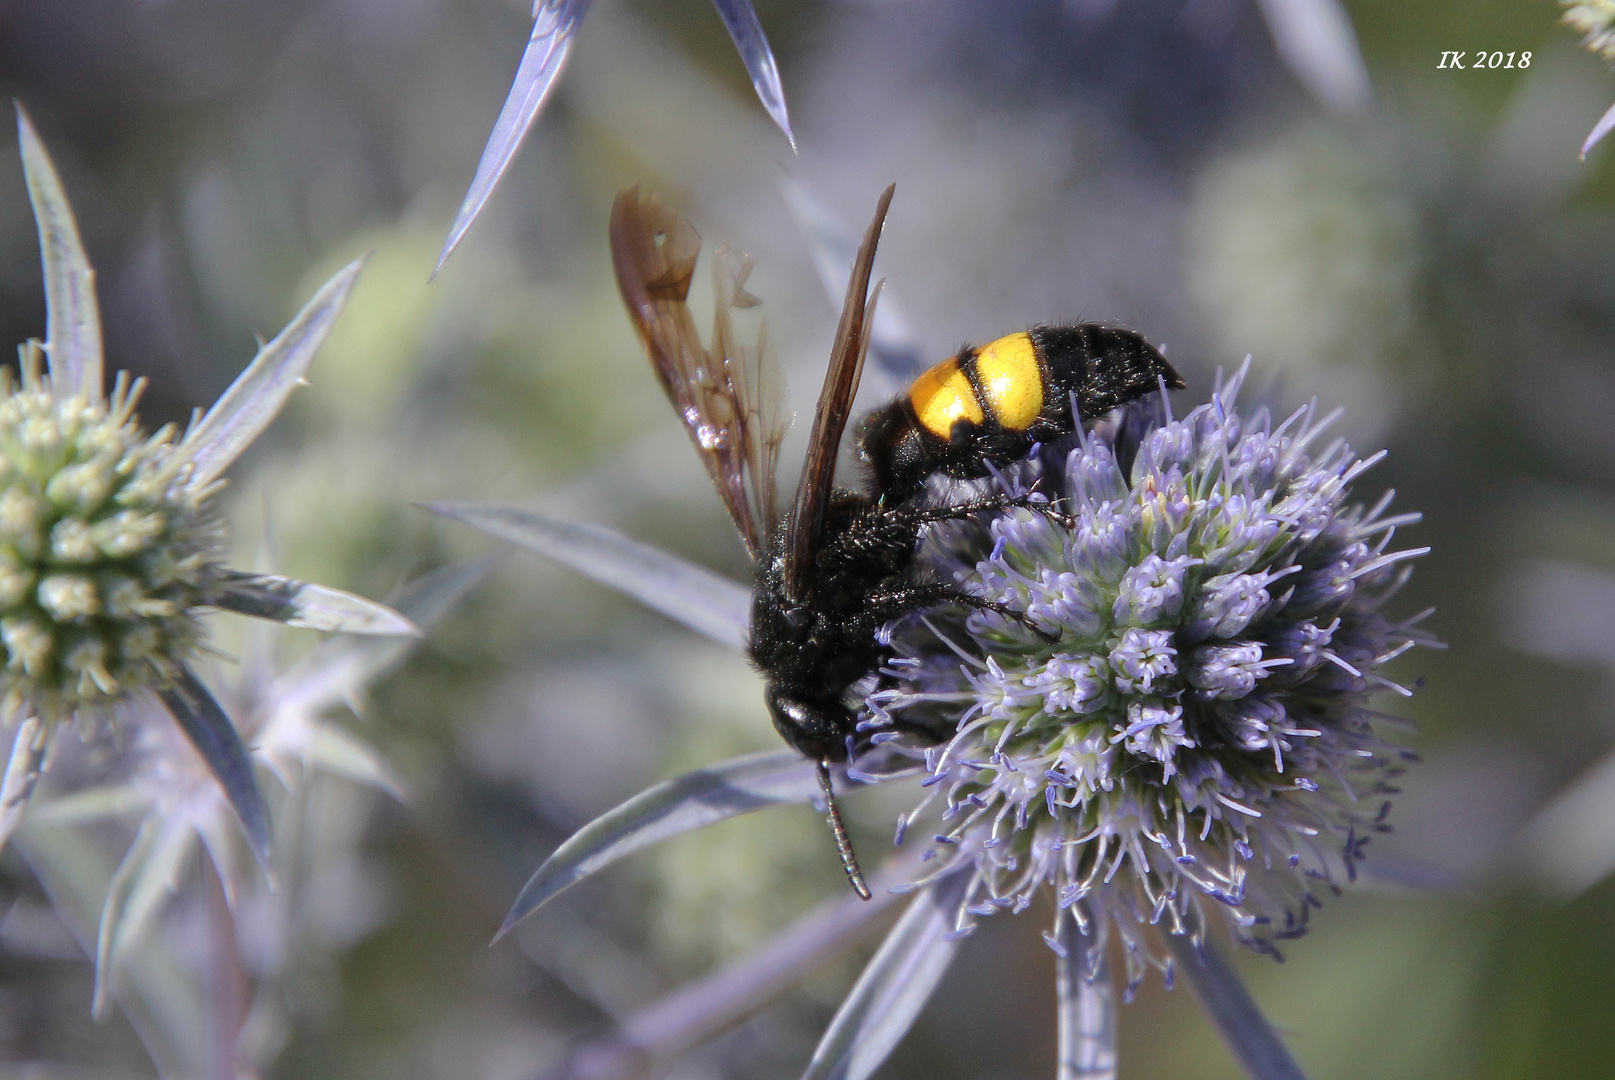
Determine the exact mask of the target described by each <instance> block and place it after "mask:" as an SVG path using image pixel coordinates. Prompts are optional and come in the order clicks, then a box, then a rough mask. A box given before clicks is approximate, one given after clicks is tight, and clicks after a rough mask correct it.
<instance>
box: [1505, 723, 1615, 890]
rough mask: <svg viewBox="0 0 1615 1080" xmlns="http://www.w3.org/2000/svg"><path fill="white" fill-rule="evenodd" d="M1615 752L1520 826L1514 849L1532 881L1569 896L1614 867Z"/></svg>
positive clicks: (1586, 887)
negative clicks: (1529, 871)
mask: <svg viewBox="0 0 1615 1080" xmlns="http://www.w3.org/2000/svg"><path fill="white" fill-rule="evenodd" d="M1612 820H1615V754H1610V755H1608V756H1606V757H1605V758H1604V759H1603V760H1602V761H1600V762H1599V763H1598V764H1596V765H1594V766H1593V767H1592V768H1591V769H1588V770H1587V771H1586V772H1584V773H1582V774H1581V775H1580V776H1578V777H1576V779H1575V780H1573V781H1571V782H1570V783H1569V784H1566V785H1565V786H1564V787H1563V788H1561V789H1560V790H1559V792H1558V793H1557V794H1556V795H1554V797H1553V798H1552V799H1550V800H1549V801H1548V804H1547V805H1546V806H1544V807H1543V808H1542V809H1541V810H1539V811H1537V814H1536V816H1535V817H1533V818H1532V819H1531V821H1530V822H1529V823H1528V824H1527V825H1526V826H1525V828H1524V829H1522V830H1520V833H1519V835H1518V839H1517V842H1516V844H1515V847H1516V850H1517V851H1518V853H1519V856H1520V858H1521V860H1522V861H1523V862H1524V863H1525V864H1526V865H1527V866H1529V867H1530V869H1531V871H1532V873H1531V874H1530V876H1529V880H1531V881H1533V882H1535V883H1536V885H1537V886H1538V887H1540V888H1543V889H1545V890H1547V891H1548V892H1551V893H1554V894H1555V895H1557V896H1559V897H1560V898H1562V899H1566V900H1568V899H1570V898H1571V897H1574V896H1577V895H1579V894H1581V893H1582V892H1585V891H1586V890H1587V889H1590V888H1592V887H1593V886H1594V885H1596V884H1598V883H1599V882H1600V881H1602V880H1603V879H1604V878H1605V877H1606V876H1608V875H1609V873H1610V872H1611V871H1612V870H1615V829H1611V828H1610V824H1609V823H1610V822H1611V821H1612Z"/></svg>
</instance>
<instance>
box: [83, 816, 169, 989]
mask: <svg viewBox="0 0 1615 1080" xmlns="http://www.w3.org/2000/svg"><path fill="white" fill-rule="evenodd" d="M161 828H162V826H161V823H160V822H158V821H157V820H155V819H153V818H147V819H146V820H145V821H143V822H141V823H140V831H139V832H137V833H136V834H135V839H134V843H132V844H130V845H129V850H128V851H126V852H124V855H123V861H122V862H120V863H119V864H118V868H117V870H116V871H114V872H113V874H112V880H111V881H110V882H108V884H107V892H106V899H104V900H103V901H102V902H101V919H100V923H99V927H98V929H97V931H96V936H95V996H94V1004H93V1005H92V1006H91V1009H92V1011H93V1012H95V1013H97V1014H99V1013H100V1012H101V1011H102V1009H103V1008H104V1007H105V1003H106V999H107V993H108V990H109V987H110V985H111V982H112V945H113V942H114V941H115V940H116V938H117V935H116V934H115V933H113V932H112V928H113V927H115V926H116V925H117V922H118V913H119V912H120V911H122V910H123V905H124V903H125V901H126V900H127V899H128V894H129V883H130V881H131V879H132V878H133V876H134V874H135V872H136V871H137V869H138V868H139V866H140V864H141V863H142V862H144V861H145V859H146V856H147V855H148V854H149V853H150V851H151V849H152V848H153V847H154V846H155V845H156V843H157V834H158V832H160V831H161Z"/></svg>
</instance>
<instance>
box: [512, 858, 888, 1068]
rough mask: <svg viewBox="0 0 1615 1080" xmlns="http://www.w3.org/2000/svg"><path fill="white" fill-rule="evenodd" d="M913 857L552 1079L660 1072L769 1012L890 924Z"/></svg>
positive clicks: (630, 1023) (640, 1019)
mask: <svg viewBox="0 0 1615 1080" xmlns="http://www.w3.org/2000/svg"><path fill="white" fill-rule="evenodd" d="M914 854H916V853H914V852H909V853H908V854H907V855H905V856H899V857H898V858H895V859H892V860H890V861H889V862H888V863H887V864H886V865H885V866H882V867H881V868H880V870H879V871H877V872H876V873H875V875H874V876H873V877H872V878H870V881H869V888H870V892H871V893H872V894H873V895H872V898H871V899H870V900H867V901H866V900H864V899H862V898H860V897H859V896H858V895H857V894H856V893H854V892H851V891H849V890H847V889H841V890H839V891H838V892H837V893H835V894H834V895H833V896H831V897H830V898H829V899H826V900H822V901H820V902H819V903H818V904H816V905H815V906H814V907H813V908H812V910H810V911H809V912H808V913H807V914H805V915H803V916H801V917H800V918H798V919H797V920H796V921H794V922H792V923H791V924H790V925H789V926H787V927H786V928H785V929H784V930H782V931H780V932H779V933H778V934H775V935H774V936H773V937H771V938H769V940H768V941H767V942H765V943H764V944H762V945H760V946H758V947H757V948H755V949H752V950H751V951H750V952H748V953H746V954H745V955H744V956H741V957H740V958H739V959H737V960H734V961H732V962H730V963H728V964H726V965H724V966H723V967H720V968H718V969H716V970H714V971H710V972H708V973H707V974H705V975H703V976H701V977H700V978H698V979H695V980H694V981H692V982H688V983H685V984H684V985H683V986H680V987H678V988H677V989H676V990H673V991H671V992H670V993H667V994H665V995H663V996H662V997H661V998H658V999H657V1000H656V1001H653V1002H651V1003H650V1004H649V1005H646V1006H645V1007H644V1008H642V1009H639V1010H638V1011H636V1012H634V1013H633V1014H632V1015H630V1016H628V1017H627V1018H626V1019H624V1020H623V1021H622V1022H621V1024H620V1025H619V1027H618V1028H617V1030H615V1031H613V1032H611V1033H610V1034H608V1035H607V1036H606V1037H604V1038H602V1039H598V1040H595V1041H592V1042H588V1043H584V1044H582V1045H580V1046H578V1047H576V1048H575V1049H574V1050H573V1051H572V1052H571V1053H570V1054H568V1055H567V1058H566V1060H565V1061H564V1062H563V1063H562V1064H561V1065H560V1066H559V1067H558V1068H555V1069H552V1070H550V1071H549V1072H547V1073H546V1074H545V1076H546V1080H605V1073H604V1071H603V1070H602V1069H601V1067H600V1063H601V1062H602V1061H612V1062H616V1061H622V1062H624V1063H632V1066H633V1067H634V1068H633V1070H632V1072H631V1074H633V1075H641V1076H643V1075H647V1074H652V1073H661V1072H663V1071H665V1070H663V1069H662V1068H661V1065H662V1064H663V1063H665V1062H669V1061H672V1060H673V1059H674V1058H676V1057H678V1056H679V1055H680V1054H683V1053H684V1052H685V1051H687V1050H690V1049H692V1048H693V1047H695V1046H697V1045H699V1044H700V1043H702V1042H704V1041H705V1040H707V1039H709V1038H711V1037H712V1036H714V1035H717V1034H719V1033H720V1032H723V1031H727V1030H729V1029H730V1028H733V1027H734V1026H735V1025H736V1024H738V1023H740V1022H741V1021H742V1020H745V1019H746V1018H747V1017H749V1016H753V1015H755V1014H756V1013H758V1012H761V1011H762V1010H763V1009H766V1008H768V1007H769V1006H770V1005H772V1004H773V1002H774V999H775V998H777V997H779V995H781V994H783V993H784V992H785V991H787V990H789V989H790V988H791V987H792V986H795V985H796V984H797V983H799V982H801V981H802V980H803V979H804V978H806V977H807V976H808V975H810V974H811V973H813V972H814V971H817V970H818V969H820V968H822V967H823V966H824V965H825V964H827V963H829V962H830V961H832V960H834V959H835V958H836V957H838V956H840V955H841V954H843V953H844V952H846V951H847V950H848V949H849V948H851V947H852V946H853V945H855V944H857V943H859V942H861V941H863V940H864V939H865V938H866V937H869V936H870V935H871V934H872V933H873V932H874V930H875V929H876V927H877V926H878V925H879V924H880V923H881V922H884V921H885V920H886V918H887V916H888V914H889V913H888V910H887V909H888V908H890V907H891V906H892V905H893V904H895V903H896V902H897V901H898V900H899V899H902V898H903V895H902V894H901V893H899V892H897V891H896V890H897V889H898V888H899V887H900V886H902V885H903V884H904V883H905V882H907V881H908V880H909V878H910V877H911V875H912V874H913V873H914V871H915V870H916V869H917V868H918V866H919V859H917V858H914V857H912V856H913V855H914ZM552 932H554V931H553V929H552ZM540 959H542V958H540Z"/></svg>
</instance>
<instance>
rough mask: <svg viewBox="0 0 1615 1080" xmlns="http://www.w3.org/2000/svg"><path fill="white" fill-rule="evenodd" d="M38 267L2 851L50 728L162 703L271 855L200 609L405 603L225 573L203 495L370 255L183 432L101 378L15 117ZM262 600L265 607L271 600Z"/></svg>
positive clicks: (19, 492)
mask: <svg viewBox="0 0 1615 1080" xmlns="http://www.w3.org/2000/svg"><path fill="white" fill-rule="evenodd" d="M17 127H18V139H19V142H20V144H21V150H22V159H23V171H24V175H25V177H26V179H27V182H28V192H29V196H30V198H31V200H32V202H33V206H34V216H35V218H36V220H37V221H38V224H39V241H40V249H41V253H42V258H43V262H44V267H45V299H46V309H47V312H46V339H45V341H44V343H43V345H41V344H40V343H38V342H28V343H26V344H24V345H23V347H22V349H21V361H20V364H19V369H20V375H19V377H18V378H16V379H13V378H11V377H10V376H9V374H8V375H6V376H4V377H3V378H0V661H3V667H0V716H3V718H4V719H5V720H6V721H8V722H9V723H11V724H13V725H14V726H15V736H14V739H13V743H12V753H11V757H10V760H9V762H8V765H7V768H6V772H5V778H4V781H3V782H0V844H3V843H4V842H5V839H6V837H7V836H9V835H10V833H11V831H12V830H13V829H14V828H15V827H16V824H17V822H18V820H20V817H21V814H22V812H23V808H24V806H25V804H26V801H27V798H28V795H29V793H30V792H31V791H32V790H33V787H34V785H35V783H36V781H37V779H38V775H39V770H40V767H41V765H42V763H43V760H44V756H45V753H46V750H47V747H48V743H49V736H50V733H51V731H52V730H53V729H54V728H55V727H56V726H57V725H59V724H60V723H61V722H62V721H64V720H68V719H71V718H73V717H74V716H76V715H79V714H82V713H90V714H100V713H103V712H105V711H107V710H108V709H110V708H112V707H113V706H117V705H121V704H123V703H126V702H129V701H131V700H132V699H136V698H140V699H142V700H143V701H145V700H149V696H151V695H154V696H155V697H157V698H159V699H161V701H162V702H163V704H164V705H165V706H166V707H167V709H168V711H169V712H170V713H171V714H172V715H173V717H174V719H175V720H176V721H177V722H178V724H179V726H180V728H181V730H183V731H184V733H185V735H186V736H187V738H189V739H190V741H191V743H192V744H193V745H194V746H195V747H196V749H197V750H198V751H199V752H200V753H201V755H202V757H203V758H204V760H206V762H207V764H208V766H209V768H210V769H211V770H212V773H213V775H214V776H215V777H216V778H217V780H218V781H219V783H220V785H221V786H222V787H223V788H224V790H225V791H226V792H227V793H228V795H229V797H230V800H231V803H232V804H233V806H234V808H235V811H236V813H237V815H238V816H239V817H240V820H241V824H242V825H243V827H244V828H245V829H246V832H247V836H248V839H249V840H250V841H251V843H252V845H253V847H254V849H255V851H256V852H257V854H258V856H259V858H260V859H264V858H267V845H268V839H269V822H268V815H267V812H266V811H265V808H264V804H263V798H262V795H261V794H260V793H259V791H258V786H257V782H256V781H255V779H254V778H253V774H252V769H251V766H250V764H249V763H248V760H247V753H246V749H245V747H244V746H243V745H242V742H241V738H240V735H239V734H238V733H237V731H236V729H235V727H234V725H233V724H232V723H231V721H230V718H229V716H228V715H227V714H226V713H225V712H224V710H223V709H222V708H220V706H219V705H218V703H217V702H216V701H215V700H214V699H213V697H212V695H211V694H210V693H209V692H208V690H207V689H206V687H204V686H203V685H202V684H201V683H200V682H198V681H197V680H196V678H195V677H194V675H192V673H191V671H190V669H189V667H188V665H189V663H190V662H191V660H192V659H193V657H194V656H195V654H196V652H197V649H198V647H199V645H200V643H201V641H202V636H203V633H202V628H201V624H200V623H199V621H198V619H197V615H198V612H199V611H200V609H202V608H205V607H219V608H226V609H231V610H236V611H241V612H244V613H246V614H251V615H257V616H260V617H262V618H267V619H271V620H274V621H277V622H284V623H290V624H295V625H303V626H312V627H316V628H318V629H323V630H346V631H350V632H358V633H371V634H410V633H413V632H414V627H413V626H412V625H411V624H410V622H409V621H408V620H407V619H404V618H402V617H401V616H399V615H397V614H396V613H395V612H392V611H391V610H389V609H387V608H384V607H382V606H381V605H379V604H374V603H371V602H370V601H368V600H364V599H361V598H360V597H357V596H351V595H349V594H347V593H342V592H339V591H337V590H334V589H325V588H322V587H320V586H314V585H306V584H304V583H302V582H295V581H288V580H286V579H281V578H275V579H260V578H259V577H258V576H257V575H252V574H243V573H239V572H236V571H231V570H228V569H226V568H225V566H224V565H223V558H224V548H223V533H222V528H221V526H220V524H219V522H218V519H217V518H216V517H215V515H214V513H213V511H212V508H211V506H210V499H211V497H212V496H213V495H214V494H215V493H216V492H217V491H218V489H219V487H220V481H219V477H220V476H221V474H222V473H223V472H224V470H225V469H226V468H228V467H229V465H230V464H231V463H232V462H233V461H234V460H235V459H236V457H237V456H239V455H240V453H241V452H242V451H243V450H245V449H246V447H247V446H248V445H249V444H250V443H251V442H252V441H253V439H254V438H256V437H257V436H258V434H259V433H260V432H262V431H263V429H264V428H265V427H266V426H267V425H268V424H269V421H270V420H272V419H273V418H274V416H275V414H276V413H277V412H279V411H280V408H281V406H282V405H283V404H285V401H286V399H287V397H288V396H289V395H290V393H291V391H292V390H293V389H294V388H295V387H296V386H297V385H298V384H299V382H301V380H302V377H303V374H304V373H305V372H306V371H307V370H308V365H309V363H310V362H311V361H312V360H313V358H314V354H315V352H316V351H317V350H318V349H319V346H320V343H321V342H322V341H323V340H324V338H325V334H326V331H327V330H329V328H330V326H331V323H332V322H333V321H334V320H335V319H336V316H337V314H338V313H339V312H340V311H341V309H342V305H343V302H344V301H345V300H346V298H347V295H348V292H349V290H350V289H351V287H352V285H353V281H354V279H355V278H356V277H357V275H358V272H359V264H357V263H354V264H352V265H349V266H347V267H345V268H344V269H342V270H341V271H339V272H338V273H337V274H336V276H334V277H333V278H332V279H331V280H330V281H329V282H327V283H326V285H325V286H324V287H323V288H322V289H321V290H320V291H319V293H318V294H316V295H315V297H314V298H313V299H312V300H311V301H309V303H308V304H307V305H306V306H305V307H304V308H303V310H302V311H301V312H299V313H298V314H297V316H296V317H295V318H294V319H293V320H292V321H291V323H290V324H288V325H287V327H286V328H285V329H284V330H282V331H281V333H280V334H279V336H277V337H276V338H275V339H274V340H273V341H271V342H269V344H267V345H265V346H263V348H262V349H261V350H260V351H259V353H258V356H257V357H256V358H255V359H254V360H253V361H252V363H251V364H249V365H248V366H247V368H246V369H245V370H244V371H243V372H242V373H241V375H240V376H239V377H238V378H237V379H236V381H235V382H234V383H233V384H232V385H231V386H230V388H229V389H228V390H226V391H225V393H224V394H223V396H221V397H220V398H219V400H218V402H217V403H215V404H214V406H213V407H212V408H211V409H209V410H208V411H207V413H206V414H205V415H203V416H202V417H201V418H200V420H198V421H197V422H196V423H195V424H194V425H193V426H192V428H191V429H190V431H189V432H187V433H186V434H185V435H184V436H183V437H179V433H178V432H177V431H175V430H174V429H173V428H172V427H168V428H164V429H162V430H160V431H158V432H157V433H155V434H152V435H148V434H146V432H145V431H144V430H143V429H142V428H141V426H140V422H139V420H138V418H137V417H136V416H135V413H134V407H135V404H136V402H137V401H138V399H139V397H140V392H141V389H142V386H143V382H142V381H141V380H134V381H130V380H129V378H128V376H127V375H125V374H120V375H118V377H117V378H116V379H115V380H114V383H113V389H112V393H111V395H110V396H108V394H107V393H106V391H105V388H104V385H103V375H102V355H101V330H100V326H101V323H100V315H99V312H98V308H97V305H96V299H95V276H94V272H93V271H92V270H91V269H90V265H89V260H88V258H87V257H86V256H85V253H84V249H83V245H82V243H81V242H80V240H79V235H78V229H77V227H76V226H75V224H74V221H73V211H72V207H71V206H70V205H69V204H68V201H67V195H66V193H65V191H64V190H63V188H62V184H61V180H60V178H59V177H58V176H57V173H56V169H55V167H54V165H53V164H52V163H51V160H50V157H49V155H48V154H47V153H46V152H45V148H44V145H43V144H42V143H41V142H40V140H39V137H38V135H37V134H36V133H35V132H34V129H33V126H32V125H31V124H30V123H29V121H28V118H27V116H26V115H25V114H23V113H22V111H21V109H19V110H18V116H17ZM266 598H267V599H266Z"/></svg>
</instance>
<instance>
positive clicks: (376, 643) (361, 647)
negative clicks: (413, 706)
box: [267, 556, 497, 713]
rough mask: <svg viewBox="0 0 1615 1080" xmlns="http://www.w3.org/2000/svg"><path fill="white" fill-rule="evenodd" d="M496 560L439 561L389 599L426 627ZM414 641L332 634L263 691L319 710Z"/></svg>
mask: <svg viewBox="0 0 1615 1080" xmlns="http://www.w3.org/2000/svg"><path fill="white" fill-rule="evenodd" d="M496 561H497V556H490V557H488V558H483V559H471V560H467V561H465V562H458V563H451V564H450V565H448V566H444V567H439V568H438V569H436V570H433V571H432V572H431V573H429V574H425V575H422V576H421V577H418V578H416V579H415V580H414V581H412V582H410V583H409V584H407V585H405V586H404V587H403V588H402V589H400V590H398V592H397V593H395V594H394V595H392V596H390V597H388V598H387V602H388V604H389V606H391V607H392V608H393V610H395V611H397V612H398V613H399V614H400V615H402V616H404V617H405V618H407V619H409V620H410V621H411V622H413V623H414V624H415V625H416V626H418V627H420V628H422V629H423V630H424V629H426V628H428V627H431V626H432V625H434V624H435V623H436V622H437V621H438V620H439V619H441V618H443V616H445V615H447V614H448V613H449V611H451V610H452V609H453V608H454V605H455V604H457V603H459V601H460V598H461V597H463V596H464V595H465V594H466V593H467V592H468V591H470V589H471V587H472V586H474V585H475V584H476V583H477V582H479V581H481V580H482V578H483V576H484V575H486V574H487V572H488V571H489V569H490V568H492V566H493V565H494V563H495V562H496ZM418 643H419V639H418V638H403V637H374V636H372V637H341V638H333V639H331V640H330V641H326V642H324V643H322V644H321V645H320V646H319V647H318V648H316V649H315V650H314V651H313V652H311V653H309V654H308V655H307V656H305V657H304V658H303V659H301V660H299V661H298V662H297V663H296V664H295V665H293V666H292V667H291V668H290V669H289V670H288V671H286V672H285V673H284V674H282V675H280V676H279V677H278V678H276V679H275V681H274V685H273V687H272V688H271V689H270V690H269V691H268V694H267V697H268V699H269V700H271V701H275V702H277V703H278V704H279V705H280V706H282V707H286V708H300V709H303V710H306V711H307V712H310V713H317V712H320V711H322V710H323V709H326V708H328V707H330V706H332V705H337V704H340V703H342V702H345V701H350V700H352V699H353V698H355V697H357V696H359V694H360V693H361V692H362V691H363V690H364V687H365V686H366V684H368V683H369V682H370V681H371V680H372V679H374V678H375V677H376V676H377V675H379V674H381V673H382V672H383V671H386V670H387V669H388V668H390V667H392V666H393V665H394V664H396V663H397V662H398V661H399V660H400V659H402V658H403V656H404V654H405V653H407V652H408V651H409V650H410V649H413V648H414V647H415V646H416V645H417V644H418Z"/></svg>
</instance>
